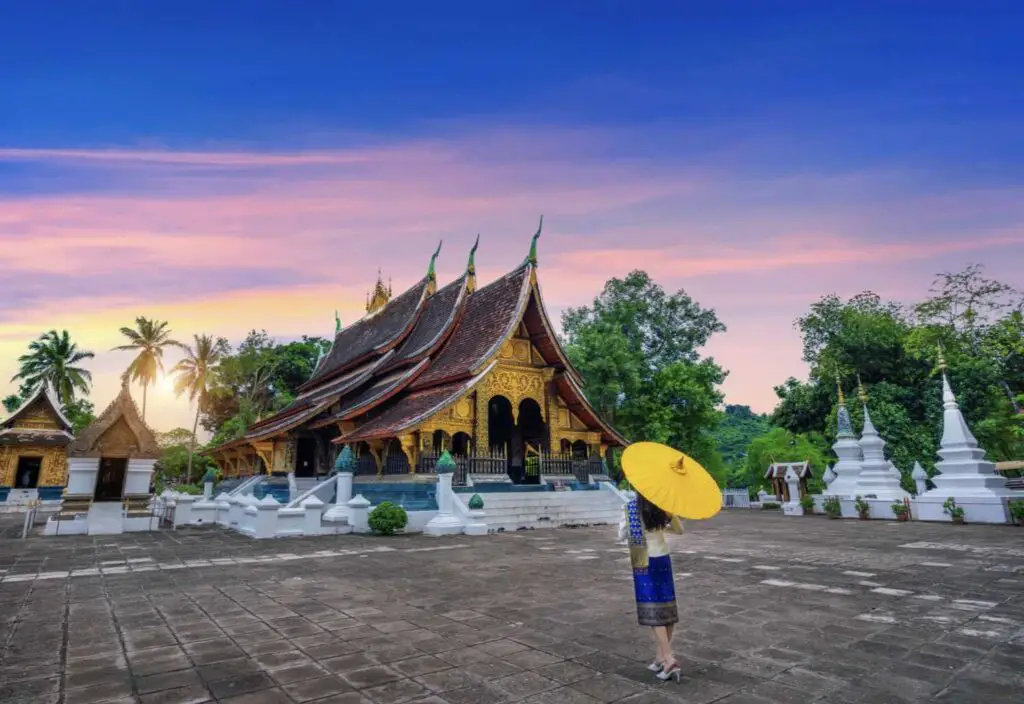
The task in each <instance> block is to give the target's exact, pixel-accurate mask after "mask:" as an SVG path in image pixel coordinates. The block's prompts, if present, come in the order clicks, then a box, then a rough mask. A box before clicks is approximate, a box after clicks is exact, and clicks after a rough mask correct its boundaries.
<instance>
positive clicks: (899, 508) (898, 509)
mask: <svg viewBox="0 0 1024 704" xmlns="http://www.w3.org/2000/svg"><path fill="white" fill-rule="evenodd" d="M909 510H910V508H909V507H908V506H907V505H906V504H905V503H903V502H902V501H893V502H892V512H893V514H895V515H897V516H902V515H903V514H905V513H906V512H907V511H909Z"/></svg>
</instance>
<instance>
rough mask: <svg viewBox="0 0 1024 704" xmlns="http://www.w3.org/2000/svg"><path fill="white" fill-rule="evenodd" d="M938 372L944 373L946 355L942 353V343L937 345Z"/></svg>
mask: <svg viewBox="0 0 1024 704" xmlns="http://www.w3.org/2000/svg"><path fill="white" fill-rule="evenodd" d="M939 371H942V372H944V371H946V355H945V354H944V353H943V351H942V343H941V342H940V343H939Z"/></svg>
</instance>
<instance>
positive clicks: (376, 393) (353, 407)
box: [333, 360, 427, 420]
mask: <svg viewBox="0 0 1024 704" xmlns="http://www.w3.org/2000/svg"><path fill="white" fill-rule="evenodd" d="M426 366H427V360H423V361H422V362H420V363H419V364H417V365H415V366H414V367H411V368H409V369H404V370H402V371H398V372H392V373H390V374H385V375H383V376H381V377H379V378H377V379H375V380H374V382H373V383H372V384H370V385H369V386H367V387H366V388H365V389H363V390H362V391H360V392H359V393H357V394H354V395H352V396H349V397H348V398H346V399H345V401H344V403H342V404H341V408H340V409H338V412H337V413H335V414H334V416H333V417H335V418H337V419H338V420H344V419H346V418H350V417H352V415H353V414H361V413H366V412H367V411H369V410H370V409H371V408H373V407H374V406H377V405H379V404H380V403H381V402H383V401H386V400H387V399H389V398H391V397H392V396H394V395H395V394H396V393H398V392H399V391H401V390H402V389H403V388H405V386H406V385H407V384H408V383H409V381H410V380H411V379H415V378H416V376H417V375H419V374H420V373H421V372H422V371H423V370H424V369H425V368H426Z"/></svg>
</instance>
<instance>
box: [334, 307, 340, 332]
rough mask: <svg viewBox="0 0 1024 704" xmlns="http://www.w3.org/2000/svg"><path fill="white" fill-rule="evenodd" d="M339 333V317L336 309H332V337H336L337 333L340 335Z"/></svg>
mask: <svg viewBox="0 0 1024 704" xmlns="http://www.w3.org/2000/svg"><path fill="white" fill-rule="evenodd" d="M340 332H341V317H340V316H339V315H338V309H337V308H335V309H334V335H335V337H337V336H338V333H340Z"/></svg>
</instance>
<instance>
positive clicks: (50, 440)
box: [0, 428, 74, 445]
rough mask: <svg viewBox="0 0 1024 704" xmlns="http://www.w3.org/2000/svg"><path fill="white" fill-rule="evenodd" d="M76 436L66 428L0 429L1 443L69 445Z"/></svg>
mask: <svg viewBox="0 0 1024 704" xmlns="http://www.w3.org/2000/svg"><path fill="white" fill-rule="evenodd" d="M72 440H74V437H73V436H72V435H71V433H69V432H67V431H64V430H37V429H35V428H11V429H9V430H0V445H68V444H70V443H71V441H72Z"/></svg>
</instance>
